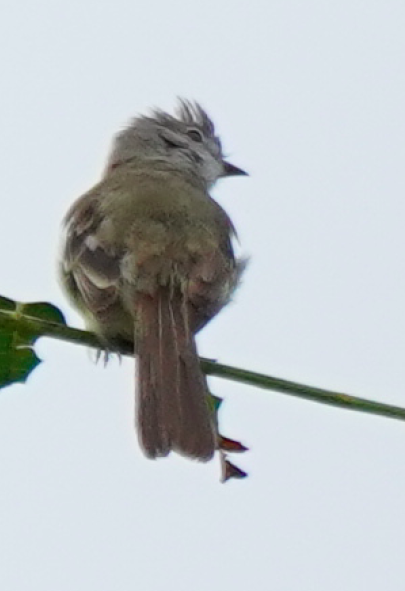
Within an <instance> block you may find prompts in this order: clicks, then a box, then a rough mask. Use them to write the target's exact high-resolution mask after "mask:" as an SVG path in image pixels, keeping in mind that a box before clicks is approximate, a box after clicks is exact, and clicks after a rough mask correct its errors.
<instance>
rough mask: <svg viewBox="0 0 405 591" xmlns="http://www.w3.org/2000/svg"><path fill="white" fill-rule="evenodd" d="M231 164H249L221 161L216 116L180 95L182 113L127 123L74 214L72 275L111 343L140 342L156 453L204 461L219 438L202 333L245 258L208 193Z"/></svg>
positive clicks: (71, 288) (143, 437)
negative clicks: (198, 337) (203, 364)
mask: <svg viewBox="0 0 405 591" xmlns="http://www.w3.org/2000/svg"><path fill="white" fill-rule="evenodd" d="M190 131H192V132H193V133H191V134H189V132H190ZM199 134H200V135H199ZM200 136H201V137H200ZM231 174H243V171H241V170H240V169H238V168H236V167H234V166H232V165H230V164H229V163H227V162H225V161H224V160H223V158H222V152H221V146H220V142H219V140H218V138H216V136H215V135H214V127H213V124H212V122H211V120H210V119H209V118H208V116H207V115H206V113H205V112H204V111H203V110H202V109H201V107H198V106H195V105H193V104H191V103H187V102H183V103H182V107H181V111H180V115H179V117H178V118H177V119H176V118H174V117H171V116H170V115H167V114H164V113H161V112H159V113H155V116H154V117H149V118H147V117H141V118H138V119H136V120H135V121H134V122H133V123H132V125H131V126H130V127H129V128H128V129H127V130H125V131H124V132H121V134H119V136H118V137H117V140H116V144H115V147H114V149H113V152H112V155H111V157H110V160H109V163H108V166H107V169H106V173H105V176H104V178H103V179H102V181H101V182H100V183H99V184H98V185H96V186H95V187H94V188H93V189H92V190H90V191H89V192H88V193H86V194H85V195H84V196H82V197H81V198H79V199H78V200H77V201H76V202H75V203H74V204H73V206H72V207H71V209H70V210H69V212H68V214H67V216H66V220H65V222H66V237H65V243H64V250H63V257H62V262H61V265H60V271H61V277H62V282H63V285H64V287H65V289H66V292H67V293H68V295H69V296H70V298H71V300H72V302H73V303H74V305H75V306H76V307H77V308H78V309H79V311H80V312H81V313H82V314H83V316H84V317H85V319H86V322H87V325H88V327H89V328H90V329H91V330H94V331H95V332H97V333H98V334H99V335H100V338H101V339H102V342H103V343H105V344H106V346H108V345H109V344H111V343H114V342H116V341H117V340H125V341H127V342H130V343H132V345H133V347H134V351H135V353H136V355H137V366H138V370H137V389H136V391H137V404H136V406H137V426H138V435H139V440H140V443H141V446H142V448H143V450H144V452H145V454H146V455H147V456H148V457H151V458H155V457H159V456H165V455H167V454H168V453H169V452H170V451H171V450H174V451H177V452H179V453H182V454H184V455H186V456H189V457H193V458H197V459H199V460H203V461H205V460H208V459H210V458H211V457H212V455H213V453H214V451H215V448H216V433H215V428H214V424H213V420H212V417H211V414H210V410H209V407H208V404H207V393H208V389H207V384H206V379H205V377H204V375H203V373H202V372H201V369H200V364H199V359H198V355H197V349H196V344H195V337H194V335H195V333H196V332H197V331H198V330H200V329H201V328H202V327H203V326H204V325H205V324H206V323H207V322H208V321H209V320H210V319H211V318H212V317H213V316H215V315H216V314H217V313H218V312H219V310H220V309H221V308H222V307H223V306H224V305H225V304H226V303H227V302H228V301H229V299H230V297H231V295H232V293H233V291H234V290H235V288H236V286H237V284H238V281H239V277H240V274H241V272H242V270H243V267H244V263H243V262H241V261H237V260H235V257H234V254H233V248H232V237H233V235H234V229H233V226H232V223H231V221H230V219H229V218H228V216H227V214H226V213H225V211H224V210H223V209H222V208H221V207H220V206H219V205H218V204H217V203H216V202H215V201H214V200H213V199H212V198H211V197H210V195H209V194H208V188H209V187H210V186H211V185H212V184H213V183H214V182H215V180H216V179H217V178H218V177H220V176H229V175H231Z"/></svg>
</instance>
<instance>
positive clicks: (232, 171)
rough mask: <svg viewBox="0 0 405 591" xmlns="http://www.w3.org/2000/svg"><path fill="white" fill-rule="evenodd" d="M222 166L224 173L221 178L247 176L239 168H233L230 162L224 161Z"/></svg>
mask: <svg viewBox="0 0 405 591" xmlns="http://www.w3.org/2000/svg"><path fill="white" fill-rule="evenodd" d="M222 165H223V167H224V171H223V173H222V175H221V176H237V175H243V176H246V175H247V174H248V173H247V172H245V171H244V170H242V169H241V168H238V167H237V166H235V165H234V164H231V163H230V162H227V161H226V160H223V161H222Z"/></svg>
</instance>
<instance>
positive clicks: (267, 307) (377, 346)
mask: <svg viewBox="0 0 405 591" xmlns="http://www.w3.org/2000/svg"><path fill="white" fill-rule="evenodd" d="M404 30H405V4H404V3H403V1H401V0H397V1H394V0H384V1H382V0H379V1H373V0H364V1H360V0H340V1H339V2H326V1H324V2H321V1H320V0H318V1H316V0H307V1H306V2H299V1H298V0H291V1H286V0H272V1H271V2H268V1H266V0H261V1H258V0H249V2H245V1H243V2H242V1H235V2H231V1H230V0H227V1H222V2H221V1H220V0H215V1H214V0H205V2H192V1H186V0H177V1H175V0H171V1H170V2H164V1H163V0H159V1H155V2H154V1H153V0H148V1H146V0H143V1H142V0H141V1H140V0H131V1H129V0H128V1H125V0H115V1H114V2H112V1H111V2H95V1H94V0H93V1H90V0H87V1H83V0H81V1H78V0H71V1H70V2H62V1H61V0H54V1H53V2H52V1H50V0H49V1H48V2H46V1H44V0H42V1H41V0H38V1H37V2H29V1H27V0H25V1H23V2H11V1H7V0H3V1H2V2H1V4H0V38H1V47H2V49H1V57H0V63H1V79H0V90H1V92H0V120H1V135H0V162H1V166H0V182H1V187H2V189H1V199H2V213H1V221H0V227H1V233H0V259H1V260H0V264H1V290H0V293H1V294H2V295H5V296H8V297H12V298H15V299H18V300H23V301H38V300H41V301H43V300H45V301H52V302H53V303H55V304H56V305H58V306H60V307H61V308H62V309H63V310H64V311H65V312H66V313H67V317H68V320H69V321H70V323H72V324H74V325H77V326H81V321H80V319H79V317H78V316H77V315H76V314H75V313H74V312H73V311H71V310H69V308H68V305H67V303H66V301H65V299H64V297H63V296H62V294H61V292H60V290H59V287H58V285H57V282H56V279H55V260H56V258H57V250H58V232H59V226H60V221H61V218H62V217H63V215H64V213H65V211H66V209H67V207H68V206H69V204H70V203H71V202H72V200H73V199H75V198H76V197H78V196H79V195H80V194H81V193H82V192H83V191H85V190H86V189H87V188H89V187H90V186H91V185H92V184H93V183H94V182H96V181H97V179H98V177H99V175H100V173H101V170H102V168H103V164H104V159H105V157H106V154H107V151H108V148H109V143H110V139H111V137H112V135H113V134H114V133H115V132H116V131H117V130H118V129H120V127H121V126H122V125H124V124H125V122H126V121H127V120H128V119H129V118H131V117H132V116H133V115H135V114H136V113H139V112H144V111H145V110H147V109H148V108H149V107H151V106H160V107H163V108H166V109H172V108H173V106H174V105H175V99H176V96H177V95H180V96H185V97H188V98H195V99H198V100H199V101H201V103H202V104H203V105H204V106H205V107H206V109H207V110H208V112H209V113H210V115H211V116H212V117H213V119H214V121H215V122H216V123H217V127H218V131H219V133H220V134H221V136H222V138H223V140H224V145H225V149H226V150H227V152H228V154H229V155H230V157H232V159H233V161H234V162H235V164H238V165H240V166H242V167H244V168H246V169H247V170H248V171H249V172H250V174H251V176H250V177H249V178H240V179H232V180H229V181H226V182H225V181H224V182H223V183H221V184H218V186H217V187H216V188H215V191H214V194H215V197H216V198H218V200H219V202H220V203H221V204H222V205H223V206H224V207H225V208H226V210H227V211H228V212H229V214H230V216H231V217H232V219H233V220H234V222H235V225H236V227H237V229H238V231H239V235H240V240H241V250H242V251H243V252H244V253H246V254H248V255H250V256H251V264H250V266H249V269H248V271H247V273H246V276H245V281H244V284H243V286H242V287H241V289H240V291H239V292H238V294H237V297H236V299H235V303H234V304H233V305H232V306H230V307H229V308H228V309H227V310H226V311H224V313H222V314H221V316H220V317H218V318H217V319H216V320H215V321H214V322H213V323H212V324H211V325H209V326H208V327H207V328H206V330H204V334H202V335H201V336H200V337H199V346H200V352H201V353H202V354H203V355H205V356H207V357H211V358H217V359H218V360H220V361H221V362H223V363H229V364H232V365H236V366H241V367H246V368H249V369H252V370H257V371H261V372H265V373H268V374H271V375H274V376H277V377H284V378H287V379H291V380H296V381H299V382H302V383H308V384H312V385H316V386H320V387H325V388H329V389H333V390H340V391H343V392H347V393H352V394H357V395H359V396H364V397H369V398H374V399H376V400H380V401H384V402H389V403H394V404H398V405H402V406H405V386H404V384H405V359H404V356H405V316H404V306H405V281H404V276H405V264H404V263H405V261H404V251H405V237H404V230H403V228H404V223H405V206H404V191H405V175H404V160H405V140H404V137H405V119H404V104H405V68H404V55H405V35H404ZM38 352H39V353H40V355H41V357H42V358H43V359H44V363H43V364H42V365H41V366H40V367H39V368H38V369H37V370H36V371H35V373H34V374H33V375H32V376H31V378H30V380H29V382H28V383H27V385H25V386H21V385H19V386H13V387H10V388H8V389H7V390H4V391H3V392H2V393H1V395H0V475H1V485H0V556H1V565H0V588H1V589H4V591H32V590H34V591H36V590H38V591H55V590H57V591H71V590H72V589H77V590H82V589H83V590H86V591H89V590H93V589H94V590H97V591H127V590H132V589H138V590H140V591H163V590H176V591H190V590H193V591H206V590H207V589H213V590H216V589H218V590H221V591H225V590H228V589H232V590H233V591H242V590H243V591H245V590H246V589H255V590H257V591H262V590H263V591H265V590H269V589H275V590H277V591H314V590H318V589H319V590H322V591H341V590H344V591H374V590H378V591H380V590H382V589H384V590H387V591H400V590H401V591H402V589H403V584H404V583H403V580H404V568H403V564H404V543H405V510H404V499H405V425H404V424H403V423H400V422H396V421H392V420H389V419H383V418H376V417H372V416H367V415H362V414H356V413H350V412H347V411H342V410H338V409H334V408H331V407H325V406H321V405H317V404H314V403H310V402H305V401H300V400H297V399H293V398H289V397H288V396H285V395H281V394H277V393H272V392H264V391H260V390H257V389H254V388H250V387H248V386H242V385H237V384H233V383H230V382H227V381H224V380H219V379H212V380H210V384H211V387H212V390H213V391H214V392H216V393H217V394H218V395H220V396H223V397H224V398H225V399H226V401H225V403H224V405H223V409H222V413H221V420H222V430H223V432H224V433H226V434H228V435H229V436H231V437H235V438H239V439H241V440H242V441H243V442H245V443H246V444H247V445H248V446H249V447H250V449H251V451H250V452H249V453H248V454H245V455H244V456H243V457H241V458H240V462H239V463H240V465H241V466H243V467H244V468H245V469H246V470H247V471H248V472H249V473H250V477H249V479H248V480H245V481H243V482H242V481H241V482H237V481H233V482H230V483H229V484H227V485H226V486H223V485H221V484H220V483H219V465H218V462H217V461H214V462H212V463H210V464H209V465H207V466H204V465H199V464H195V463H193V462H190V461H187V460H185V459H182V458H179V457H171V458H169V459H166V460H162V461H159V462H150V461H148V460H146V459H144V458H143V456H142V455H141V452H140V451H139V449H138V447H137V440H136V437H135V434H134V431H133V375H132V374H133V367H132V363H131V362H130V361H129V360H124V362H123V363H122V365H121V366H120V365H119V364H118V362H116V361H113V362H112V363H111V365H110V366H109V367H108V368H107V369H104V368H103V367H102V365H94V364H93V363H92V362H91V359H90V355H89V354H88V353H87V352H86V350H84V349H82V348H79V347H75V346H73V345H69V344H66V343H61V342H53V341H49V340H42V341H41V342H40V343H39V344H38Z"/></svg>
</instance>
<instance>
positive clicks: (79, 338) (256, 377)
mask: <svg viewBox="0 0 405 591" xmlns="http://www.w3.org/2000/svg"><path fill="white" fill-rule="evenodd" d="M0 322H14V323H16V324H18V328H19V329H20V330H28V331H29V332H31V333H32V334H37V335H38V336H44V337H50V338H52V339H59V340H63V341H68V342H71V343H76V344H79V345H84V346H86V347H94V348H98V349H99V348H100V341H99V339H98V337H97V336H96V335H95V334H93V333H90V332H87V331H84V330H79V329H77V328H71V327H69V326H66V325H63V324H57V323H54V322H46V321H44V320H39V319H36V318H33V317H30V316H25V315H23V314H22V315H20V316H19V318H18V320H16V319H15V318H14V319H12V318H11V316H10V313H9V312H7V311H2V310H0ZM114 352H117V353H120V354H121V355H132V352H131V350H130V349H128V347H124V346H122V345H120V346H117V348H116V349H115V350H114ZM201 364H202V369H203V371H204V372H205V373H206V374H207V375H211V376H216V377H219V378H226V379H229V380H233V381H236V382H241V383H244V384H249V385H251V386H257V387H259V388H264V389H267V390H275V391H277V392H281V393H283V394H288V395H289V396H296V397H297V398H303V399H306V400H312V401H314V402H320V403H322V404H329V405H332V406H338V407H340V408H346V409H349V410H356V411H360V412H366V413H370V414H374V415H380V416H385V417H390V418H393V419H398V420H402V421H403V420H405V408H401V407H399V406H392V405H389V404H383V403H380V402H375V401H373V400H367V399H366V398H359V397H356V396H351V395H349V394H343V393H341V392H332V391H330V390H323V389H322V388H315V387H313V386H307V385H305V384H298V383H297V382H290V381H289V380H283V379H280V378H274V377H271V376H267V375H264V374H261V373H256V372H252V371H248V370H245V369H239V368H237V367H232V366H229V365H223V364H220V363H216V362H215V361H211V360H209V359H201Z"/></svg>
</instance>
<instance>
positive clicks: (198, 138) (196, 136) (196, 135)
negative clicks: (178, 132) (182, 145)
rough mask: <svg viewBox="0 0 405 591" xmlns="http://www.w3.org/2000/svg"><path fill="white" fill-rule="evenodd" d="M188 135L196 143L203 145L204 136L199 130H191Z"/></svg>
mask: <svg viewBox="0 0 405 591" xmlns="http://www.w3.org/2000/svg"><path fill="white" fill-rule="evenodd" d="M187 135H188V137H190V138H191V139H192V140H193V141H195V142H200V143H201V142H202V141H203V135H202V133H201V131H199V130H198V129H189V130H188V131H187Z"/></svg>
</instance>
